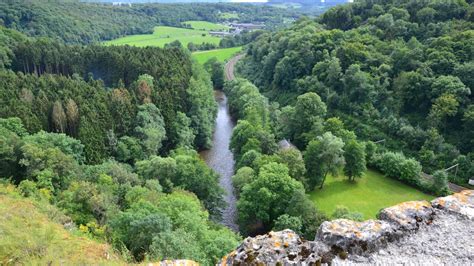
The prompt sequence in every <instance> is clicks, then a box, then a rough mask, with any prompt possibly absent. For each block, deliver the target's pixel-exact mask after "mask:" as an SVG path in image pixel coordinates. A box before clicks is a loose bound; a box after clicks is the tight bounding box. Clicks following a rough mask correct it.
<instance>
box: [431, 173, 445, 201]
mask: <svg viewBox="0 0 474 266" xmlns="http://www.w3.org/2000/svg"><path fill="white" fill-rule="evenodd" d="M433 191H435V193H436V194H437V195H442V196H444V195H447V194H448V192H449V187H448V174H447V173H446V171H443V170H438V171H436V172H434V173H433Z"/></svg>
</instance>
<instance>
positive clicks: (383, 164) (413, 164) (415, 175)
mask: <svg viewBox="0 0 474 266" xmlns="http://www.w3.org/2000/svg"><path fill="white" fill-rule="evenodd" d="M374 163H375V166H376V168H377V169H378V170H380V171H381V172H382V173H384V174H385V175H386V176H388V177H391V178H395V179H397V180H400V181H402V182H404V183H407V184H410V185H414V186H419V185H420V174H421V169H422V168H421V164H420V163H419V162H418V161H416V160H414V159H411V158H406V157H405V155H403V153H395V152H385V153H382V154H378V155H377V156H375V158H374Z"/></svg>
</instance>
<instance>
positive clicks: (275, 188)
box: [237, 163, 304, 230]
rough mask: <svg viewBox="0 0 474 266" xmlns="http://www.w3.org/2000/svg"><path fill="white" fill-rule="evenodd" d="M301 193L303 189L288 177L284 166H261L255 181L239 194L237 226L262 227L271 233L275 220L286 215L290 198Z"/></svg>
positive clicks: (272, 164) (273, 164)
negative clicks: (238, 224) (259, 225)
mask: <svg viewBox="0 0 474 266" xmlns="http://www.w3.org/2000/svg"><path fill="white" fill-rule="evenodd" d="M303 191H304V188H303V185H302V184H301V183H299V182H298V181H296V180H294V179H292V178H291V177H290V176H289V175H288V168H287V167H286V166H285V165H283V164H278V163H270V164H267V165H264V166H263V167H262V168H261V169H260V173H259V175H258V177H257V178H256V179H255V180H254V181H253V182H251V183H250V184H248V185H246V186H244V188H243V191H242V192H241V194H240V199H239V201H238V203H237V208H238V210H239V223H240V225H242V226H244V228H248V227H247V226H249V225H257V224H259V223H262V225H261V226H262V227H263V228H264V229H266V230H269V229H271V228H272V225H273V222H274V220H276V219H277V218H278V217H279V216H280V215H282V214H284V213H285V211H286V208H287V207H288V203H289V201H290V200H291V198H292V196H293V195H294V194H295V193H297V192H300V193H304V192H303ZM244 230H245V229H244Z"/></svg>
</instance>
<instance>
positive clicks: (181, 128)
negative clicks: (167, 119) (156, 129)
mask: <svg viewBox="0 0 474 266" xmlns="http://www.w3.org/2000/svg"><path fill="white" fill-rule="evenodd" d="M169 135H170V139H171V141H172V142H173V143H174V144H175V145H174V146H175V147H176V148H193V147H194V139H195V138H196V136H195V135H194V131H193V128H192V127H191V119H190V118H189V117H187V116H186V114H185V113H182V112H178V113H177V114H176V120H175V122H174V124H173V131H172V132H171V134H169Z"/></svg>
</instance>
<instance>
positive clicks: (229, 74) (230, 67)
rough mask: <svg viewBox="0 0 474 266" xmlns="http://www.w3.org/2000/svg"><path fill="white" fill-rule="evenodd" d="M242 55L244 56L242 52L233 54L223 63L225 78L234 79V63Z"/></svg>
mask: <svg viewBox="0 0 474 266" xmlns="http://www.w3.org/2000/svg"><path fill="white" fill-rule="evenodd" d="M242 57H244V55H243V54H240V55H237V56H234V57H232V58H231V59H230V60H229V61H228V62H227V64H225V67H224V72H225V79H226V80H234V79H235V75H234V67H235V64H236V63H237V62H238V61H239V60H240V59H242Z"/></svg>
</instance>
